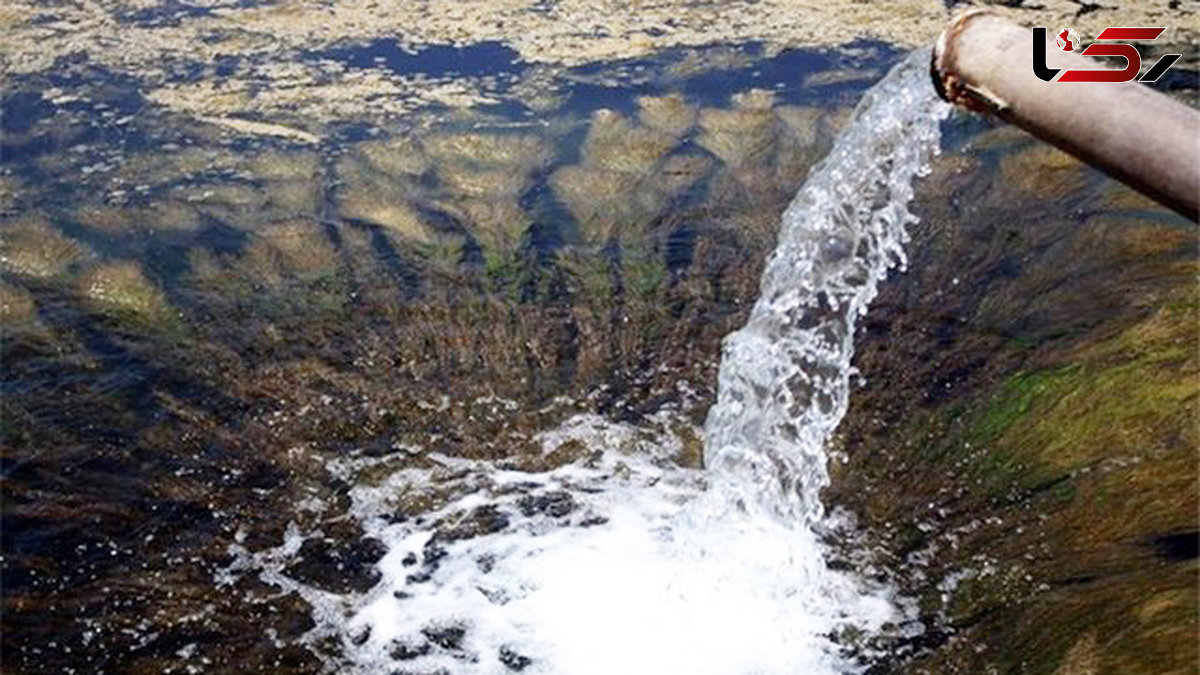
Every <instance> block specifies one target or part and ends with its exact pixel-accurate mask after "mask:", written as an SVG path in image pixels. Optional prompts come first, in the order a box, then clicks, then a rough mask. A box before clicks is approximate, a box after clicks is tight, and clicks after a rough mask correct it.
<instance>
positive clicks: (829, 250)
mask: <svg viewBox="0 0 1200 675" xmlns="http://www.w3.org/2000/svg"><path fill="white" fill-rule="evenodd" d="M927 63H928V53H927V52H925V53H915V54H913V55H911V56H910V57H909V58H907V59H906V60H905V61H904V62H903V63H902V64H900V65H899V66H897V67H896V68H895V69H894V70H893V71H892V72H891V73H890V74H889V75H888V76H887V77H885V78H884V79H883V80H882V81H881V82H880V83H879V84H877V85H875V87H873V88H872V89H871V90H870V91H869V92H867V94H866V95H865V97H864V99H863V101H862V103H861V104H860V105H859V107H858V109H857V110H856V111H855V114H854V117H853V119H852V121H851V122H850V124H849V126H848V128H847V130H846V131H845V132H844V133H843V134H842V136H841V137H840V138H839V139H838V141H837V143H836V145H835V147H834V149H833V151H832V152H831V154H830V155H829V157H828V158H827V159H826V160H825V161H823V162H822V163H821V164H820V165H819V166H818V167H817V168H816V169H814V171H813V174H812V176H811V178H810V179H809V180H808V182H807V183H806V184H805V186H804V187H803V189H802V190H801V191H800V193H799V194H798V195H797V196H796V199H795V201H794V202H793V203H792V204H791V206H790V207H789V208H788V210H787V213H786V214H785V215H784V218H783V226H782V229H781V232H780V235H779V243H778V247H777V249H776V251H775V252H774V254H773V255H772V256H771V258H770V260H769V262H768V265H767V269H766V272H765V273H764V276H763V281H762V288H761V297H760V298H759V300H758V303H757V304H756V305H755V307H754V309H753V312H752V314H751V316H750V319H749V321H748V323H747V325H746V327H744V328H743V329H741V330H740V331H738V332H736V333H735V334H733V335H731V336H730V337H729V338H728V339H727V341H726V343H725V352H724V356H723V361H722V365H721V373H720V391H719V398H718V402H717V404H716V405H715V406H714V407H713V408H712V409H711V411H710V414H709V417H708V421H707V425H706V428H705V429H704V430H703V434H704V435H706V437H707V444H706V451H705V452H706V462H707V465H708V469H707V471H698V470H689V469H682V468H679V467H678V466H677V465H675V464H674V462H673V457H674V456H675V455H676V454H678V453H679V451H680V449H681V446H680V445H679V441H678V438H677V437H676V436H674V435H673V434H671V433H669V430H670V429H673V428H675V429H677V428H678V427H679V426H680V425H681V424H683V422H682V418H681V416H680V415H679V414H678V413H671V412H670V411H669V410H667V411H664V412H663V413H661V414H660V415H659V419H651V420H649V421H648V422H647V424H646V425H640V426H638V427H633V426H630V425H626V424H618V423H615V422H611V421H607V420H604V419H601V418H598V417H595V416H581V417H576V418H573V419H572V420H570V421H569V422H568V423H567V424H566V425H564V426H563V427H562V428H560V429H558V430H555V431H553V432H547V433H545V434H543V435H542V436H541V437H540V442H541V444H542V446H543V448H544V450H545V452H546V453H551V452H554V451H555V450H556V448H562V447H564V443H567V442H572V443H575V444H577V445H576V447H583V448H584V449H585V451H584V452H581V453H579V457H578V458H577V459H576V460H575V461H573V462H571V463H569V464H566V465H564V466H560V467H559V468H556V469H553V470H550V471H545V472H541V473H530V472H520V471H511V470H501V469H499V468H497V467H495V466H493V465H491V464H489V463H486V462H474V461H468V460H460V459H452V458H446V457H431V458H428V459H426V460H424V461H426V462H427V463H428V464H429V465H427V466H425V467H423V468H419V469H417V468H409V469H403V470H398V471H395V472H393V473H392V474H391V475H390V477H389V478H388V479H387V480H385V481H384V482H383V483H382V484H376V485H374V486H366V485H359V486H358V487H356V488H355V489H354V490H353V492H352V495H351V496H352V498H353V500H354V509H353V512H354V515H355V516H356V517H357V518H358V519H359V520H360V521H361V522H362V523H363V525H364V527H365V528H366V529H367V531H368V533H369V534H370V535H371V536H374V537H378V538H379V539H381V540H382V541H384V542H385V543H386V544H387V546H388V554H387V555H386V557H385V558H384V559H383V560H382V561H381V562H380V564H379V568H380V570H381V571H382V573H383V579H382V581H381V582H380V583H379V584H378V585H377V586H376V587H375V588H374V589H373V590H372V591H371V592H370V593H368V594H367V595H366V596H365V597H348V598H341V599H335V598H331V597H329V596H328V595H321V594H316V593H312V592H311V591H306V590H305V589H295V586H296V584H295V583H294V582H292V581H290V580H286V579H283V578H282V577H281V576H280V572H279V570H280V569H282V566H281V564H280V563H279V562H278V561H277V560H276V558H279V557H280V556H281V555H282V556H284V557H286V556H287V555H289V553H288V552H287V551H283V550H282V548H281V549H280V551H274V552H272V551H268V552H263V553H259V554H255V555H256V558H255V559H251V558H250V557H249V554H242V555H240V557H239V563H238V565H240V567H238V569H251V568H253V567H254V566H255V565H258V566H259V567H260V568H262V569H264V577H263V578H264V579H266V573H267V572H269V573H270V574H271V575H274V576H273V577H272V579H269V580H270V581H271V582H272V583H274V584H275V585H284V586H285V588H289V589H295V590H300V591H301V592H302V595H304V597H306V598H307V599H309V601H310V602H314V603H315V605H316V606H318V609H319V611H318V612H316V613H315V614H316V616H315V618H316V620H317V622H318V626H317V628H316V629H314V630H313V631H312V632H311V633H310V639H311V640H312V641H313V642H314V643H316V642H317V641H320V640H327V639H328V638H330V637H333V638H334V639H337V640H340V642H341V645H342V650H343V653H344V660H337V659H335V660H332V661H331V662H330V670H336V671H346V670H352V671H357V672H380V673H385V672H386V673H390V672H396V671H399V672H415V673H432V672H453V673H460V672H463V673H468V672H469V673H496V672H500V673H503V672H511V671H517V670H519V671H521V672H526V673H567V674H580V673H583V674H586V673H598V674H600V673H603V674H608V673H664V672H668V673H669V672H678V673H721V674H724V673H750V672H754V673H807V674H815V673H835V672H854V671H855V670H857V669H861V666H860V665H858V664H856V663H855V662H852V661H850V660H848V659H847V658H846V657H845V656H843V655H842V654H840V653H839V651H838V649H837V646H836V645H835V644H834V642H833V641H832V640H831V639H830V637H829V636H830V635H831V634H832V633H835V632H837V631H839V630H841V629H842V628H845V627H848V626H853V627H855V628H857V629H860V630H863V631H866V632H868V633H871V632H873V631H878V630H880V628H881V627H882V626H883V625H884V624H885V623H887V622H897V621H899V620H901V619H902V617H901V616H900V612H899V611H898V610H897V603H896V599H895V598H894V597H892V594H891V592H890V591H889V589H887V588H885V587H880V586H876V587H874V588H868V587H867V586H866V584H865V583H864V582H863V581H862V580H861V579H858V578H856V577H855V576H853V575H850V574H846V573H842V572H837V571H834V570H831V569H829V568H828V566H827V565H826V563H825V556H826V552H825V549H824V545H823V544H822V543H821V542H820V541H819V540H818V536H817V534H816V533H815V532H814V527H815V526H816V527H819V526H822V525H828V522H827V520H826V519H825V516H824V515H823V508H822V505H821V502H820V500H819V492H820V490H821V488H823V487H824V486H825V485H826V484H827V483H828V476H827V473H826V467H825V463H826V456H825V450H824V445H825V443H826V441H827V440H828V438H829V435H830V434H831V433H832V431H833V429H834V428H835V427H836V425H837V424H838V422H839V421H840V420H841V418H842V416H843V414H844V412H845V409H846V405H847V399H848V392H849V384H850V377H851V375H852V372H853V369H852V366H851V363H850V360H851V356H852V354H853V336H854V328H855V323H856V321H857V320H858V319H859V318H860V317H861V316H862V315H863V313H864V312H865V311H866V308H867V305H868V304H869V303H870V301H871V299H872V298H873V297H874V295H875V293H876V286H877V284H878V283H879V281H880V280H882V279H883V278H884V277H885V276H886V274H887V272H888V270H889V269H890V268H891V267H893V266H895V265H902V264H903V263H904V253H903V249H902V245H903V243H904V242H905V240H906V234H905V226H906V225H907V224H908V223H911V222H913V221H914V220H915V219H914V217H913V216H912V215H911V214H910V213H909V211H908V210H907V203H908V202H909V201H910V199H911V197H912V187H911V182H912V180H913V179H914V177H916V176H918V175H921V174H922V173H923V172H924V171H925V167H926V162H927V160H928V159H929V157H930V155H931V154H932V153H933V152H936V150H937V146H938V141H939V135H938V122H939V120H940V119H941V118H943V117H944V116H945V115H946V114H947V112H948V107H947V106H945V105H943V104H942V103H940V102H939V101H938V100H937V99H936V96H935V94H934V92H933V90H932V86H931V85H930V83H929V81H928V74H927ZM694 431H695V432H699V431H700V430H694ZM339 470H340V471H343V472H346V471H348V469H347V467H345V466H340V467H339ZM347 477H349V476H347ZM421 489H427V490H430V491H431V494H432V495H435V496H436V495H438V494H441V495H442V496H440V497H431V501H430V504H431V506H430V507H429V508H428V509H426V512H425V514H424V516H423V517H422V518H421V519H417V520H414V521H405V522H395V519H394V518H389V515H391V514H394V513H395V511H396V501H397V500H398V499H400V498H401V497H402V496H403V495H404V494H406V493H411V492H412V491H413V490H421ZM439 491H440V492H439ZM479 517H483V518H484V520H483V521H482V522H485V523H486V526H485V527H484V528H483V531H482V532H477V533H475V534H474V535H472V536H469V537H463V538H457V537H447V536H446V532H447V531H454V530H455V528H457V527H459V526H460V525H461V524H463V523H466V522H469V521H471V520H472V519H473V518H475V519H478V518H479ZM290 545H291V546H292V547H293V548H296V547H297V544H296V542H294V541H293V542H291V544H290ZM289 584H290V586H289ZM339 607H343V608H345V610H344V611H340V610H339ZM347 612H348V614H347V615H348V616H349V618H343V614H345V613H347Z"/></svg>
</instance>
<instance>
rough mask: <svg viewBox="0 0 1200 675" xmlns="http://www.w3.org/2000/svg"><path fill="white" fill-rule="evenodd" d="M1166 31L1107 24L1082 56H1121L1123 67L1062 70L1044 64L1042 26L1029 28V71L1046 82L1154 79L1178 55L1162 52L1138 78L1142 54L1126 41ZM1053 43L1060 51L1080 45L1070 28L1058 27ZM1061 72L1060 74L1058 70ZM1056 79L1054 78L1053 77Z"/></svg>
mask: <svg viewBox="0 0 1200 675" xmlns="http://www.w3.org/2000/svg"><path fill="white" fill-rule="evenodd" d="M1165 30H1166V27H1164V26H1154V27H1149V26H1109V27H1108V28H1105V29H1104V30H1102V31H1100V34H1099V35H1097V36H1096V41H1095V42H1093V43H1091V44H1090V45H1088V46H1086V47H1084V48H1083V50H1082V51H1080V52H1079V54H1082V55H1083V56H1112V57H1117V58H1120V59H1123V60H1124V61H1125V67H1124V68H1123V69H1121V70H1117V69H1115V68H1095V69H1092V68H1072V69H1070V70H1067V71H1066V72H1063V71H1062V69H1061V68H1050V67H1049V66H1048V65H1047V64H1046V50H1047V49H1048V48H1049V40H1048V39H1047V36H1046V29H1045V28H1044V27H1043V26H1034V28H1033V74H1034V75H1036V76H1037V77H1038V79H1041V80H1044V81H1046V82H1130V81H1132V80H1135V79H1136V80H1137V81H1138V82H1154V81H1156V80H1158V78H1160V77H1162V76H1163V74H1164V73H1166V72H1167V69H1168V68H1170V67H1171V66H1172V65H1174V63H1175V62H1176V61H1178V60H1179V58H1180V56H1182V55H1181V54H1163V55H1162V56H1161V57H1159V59H1158V61H1156V62H1155V64H1154V66H1152V67H1151V68H1150V70H1149V71H1148V72H1146V74H1145V75H1142V76H1141V77H1138V73H1139V72H1141V69H1142V55H1141V53H1140V52H1138V50H1137V47H1134V46H1133V45H1131V44H1129V43H1130V42H1137V41H1143V40H1145V41H1148V40H1156V39H1158V36H1160V35H1162V34H1163V31H1165ZM1054 44H1056V45H1057V46H1058V48H1059V49H1061V50H1063V51H1064V52H1074V51H1075V50H1076V49H1078V48H1079V47H1080V46H1081V45H1080V44H1079V36H1078V35H1077V34H1076V33H1075V29H1073V28H1063V29H1060V30H1059V31H1058V32H1057V33H1055V35H1054ZM1060 72H1062V75H1061V76H1060V75H1059V73H1060ZM1055 78H1057V79H1055Z"/></svg>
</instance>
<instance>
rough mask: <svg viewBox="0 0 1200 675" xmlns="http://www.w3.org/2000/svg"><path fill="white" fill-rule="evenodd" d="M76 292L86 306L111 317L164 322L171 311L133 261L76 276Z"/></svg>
mask: <svg viewBox="0 0 1200 675" xmlns="http://www.w3.org/2000/svg"><path fill="white" fill-rule="evenodd" d="M79 292H80V294H81V295H82V296H83V297H84V298H85V299H86V301H87V302H88V304H89V305H90V306H91V307H92V308H93V309H95V310H97V311H99V312H100V313H102V314H106V315H109V316H111V317H113V318H117V319H121V318H131V317H132V318H137V319H140V320H145V321H155V320H167V319H170V318H172V317H173V316H174V310H172V309H171V306H170V305H169V304H168V303H167V300H166V297H165V296H164V295H163V292H162V290H160V289H159V287H158V286H157V285H155V284H154V283H153V282H151V281H150V280H149V279H147V278H146V275H145V274H143V273H142V267H141V265H139V264H137V263H136V262H132V261H129V262H117V263H108V264H105V265H101V266H100V267H97V268H95V269H93V270H91V271H89V272H87V273H86V274H84V275H83V276H82V277H80V280H79Z"/></svg>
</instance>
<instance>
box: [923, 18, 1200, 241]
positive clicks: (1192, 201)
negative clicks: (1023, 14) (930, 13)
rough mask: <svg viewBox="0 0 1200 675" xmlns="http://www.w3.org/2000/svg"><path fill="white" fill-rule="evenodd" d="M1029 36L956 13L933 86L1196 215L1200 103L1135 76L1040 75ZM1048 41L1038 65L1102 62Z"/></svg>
mask: <svg viewBox="0 0 1200 675" xmlns="http://www.w3.org/2000/svg"><path fill="white" fill-rule="evenodd" d="M1033 35H1034V32H1033V31H1031V30H1030V29H1029V28H1025V27H1022V26H1019V25H1017V24H1015V23H1013V22H1011V21H1009V20H1008V19H1005V18H1003V17H1001V16H1000V15H998V14H995V13H993V12H989V11H987V10H972V11H968V12H964V13H962V14H960V15H958V16H957V17H955V18H954V19H953V20H952V21H951V22H950V25H949V26H948V27H947V28H946V30H945V31H944V32H943V33H942V35H941V37H940V38H938V41H937V45H936V46H935V47H934V51H933V63H932V67H931V71H932V75H933V81H934V86H935V87H937V89H938V92H939V93H940V94H941V95H942V97H943V98H945V99H946V100H948V101H951V102H953V103H957V104H960V105H964V106H965V107H967V108H969V109H971V110H976V111H987V112H991V113H994V114H996V115H997V116H999V117H1001V118H1002V119H1004V120H1006V121H1008V122H1011V123H1013V124H1016V125H1017V126H1019V127H1021V128H1022V129H1025V130H1026V131H1028V132H1030V133H1032V134H1033V135H1034V136H1037V137H1038V138H1040V139H1042V140H1044V141H1046V142H1048V143H1051V144H1052V145H1055V146H1057V147H1059V148H1061V149H1062V150H1065V151H1066V152H1068V153H1070V154H1072V155H1074V156H1076V157H1078V158H1079V159H1081V160H1083V161H1085V162H1087V163H1089V164H1091V165H1093V166H1096V167H1098V168H1100V169H1102V170H1103V171H1105V172H1106V173H1108V174H1109V175H1111V176H1113V177H1114V178H1117V179H1118V180H1120V181H1122V182H1124V183H1126V184H1127V185H1129V186H1130V187H1132V188H1134V189H1136V190H1138V191H1140V192H1142V193H1143V194H1145V195H1147V196H1149V197H1151V198H1152V199H1155V200H1157V201H1158V202H1160V203H1162V204H1164V205H1165V206H1168V207H1170V208H1172V209H1174V210H1175V211H1177V212H1179V213H1180V214H1182V215H1184V216H1186V217H1188V218H1191V219H1192V220H1198V219H1200V112H1197V111H1196V110H1194V109H1192V108H1190V107H1188V106H1186V105H1184V104H1183V103H1180V102H1179V101H1176V100H1174V99H1171V98H1170V97H1168V96H1166V95H1164V94H1161V93H1159V92H1156V91H1154V90H1152V89H1150V88H1149V87H1146V86H1141V85H1138V84H1136V83H1133V82H1046V81H1043V80H1042V79H1040V78H1039V77H1038V76H1037V75H1035V74H1034V51H1035V50H1034V48H1033V47H1034V45H1032V44H1031V40H1032V39H1033V37H1032V36H1033ZM1046 41H1047V43H1049V44H1048V45H1047V47H1046V49H1045V50H1044V52H1045V55H1046V63H1045V64H1038V65H1039V66H1042V65H1044V66H1047V67H1048V68H1050V69H1054V68H1061V69H1064V70H1067V69H1093V70H1098V69H1102V68H1104V66H1102V65H1101V64H1099V63H1097V62H1096V61H1093V60H1092V59H1089V58H1087V57H1084V56H1080V55H1079V54H1076V53H1074V52H1066V51H1063V50H1061V49H1058V48H1057V47H1056V46H1055V45H1054V44H1053V43H1050V42H1049V38H1047V40H1046ZM1040 56H1041V54H1039V57H1040ZM1043 74H1045V72H1043Z"/></svg>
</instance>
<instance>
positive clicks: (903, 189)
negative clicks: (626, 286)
mask: <svg viewBox="0 0 1200 675" xmlns="http://www.w3.org/2000/svg"><path fill="white" fill-rule="evenodd" d="M925 55H926V53H925V52H924V51H918V52H915V53H913V54H912V55H910V56H909V57H908V58H907V59H906V60H905V61H904V62H903V63H901V64H900V65H898V66H897V67H896V68H895V69H893V71H892V72H891V73H889V74H888V76H887V77H885V78H884V79H883V80H882V81H880V82H879V83H878V84H876V85H875V86H874V87H872V88H871V89H870V90H869V91H867V93H866V94H865V95H864V97H863V100H862V101H861V102H860V103H859V105H858V108H857V109H856V110H855V114H854V118H853V120H852V121H851V122H850V124H849V125H848V127H847V129H846V131H844V132H843V133H842V135H841V136H840V137H839V138H838V140H837V143H836V144H835V146H834V148H833V150H832V151H831V152H830V154H829V155H828V156H827V157H826V158H825V160H824V161H823V162H822V163H821V164H820V165H819V166H818V167H817V168H816V169H815V170H814V171H813V173H812V175H811V176H810V177H809V179H808V181H807V182H806V183H805V184H804V187H803V188H802V189H801V190H800V192H799V193H798V194H797V195H796V198H795V199H794V200H793V201H792V204H791V205H790V206H789V207H788V209H787V212H785V213H784V216H783V226H782V228H781V230H780V233H779V242H778V244H777V246H776V249H775V252H774V253H773V254H772V255H771V257H770V259H769V260H768V261H767V267H766V270H765V271H764V273H763V278H762V283H761V288H760V291H759V298H758V302H757V303H756V304H755V306H754V309H753V311H752V312H751V314H750V319H749V321H748V322H747V323H746V326H745V327H744V328H742V329H741V330H739V331H737V332H736V333H733V334H732V335H730V336H729V337H727V338H726V339H725V345H724V353H723V355H722V359H721V373H720V379H719V390H718V400H717V404H716V405H714V406H713V408H712V409H711V411H710V412H709V416H708V423H707V425H706V431H707V434H708V443H707V448H706V454H705V460H706V464H707V466H708V467H709V470H710V471H711V472H712V473H713V475H714V477H717V478H719V479H720V483H721V486H722V487H723V488H724V489H727V490H729V491H732V492H735V493H737V494H738V496H739V497H745V498H747V506H748V507H758V508H762V509H765V510H767V511H769V512H771V513H773V514H774V515H776V516H778V517H781V518H783V519H785V520H789V521H792V520H796V519H799V520H802V521H804V522H807V523H810V524H812V523H816V522H817V521H818V520H820V518H821V517H822V515H823V507H822V504H821V500H820V498H819V493H820V491H821V489H822V488H824V487H825V486H826V485H827V484H828V483H829V478H828V474H827V473H826V456H825V443H826V441H827V440H828V439H829V436H830V434H831V433H832V432H833V430H834V428H835V427H836V426H837V425H838V423H839V422H840V421H841V419H842V417H843V416H844V415H845V412H846V406H847V403H848V400H849V392H850V377H851V375H852V374H853V373H854V369H853V366H852V365H851V363H850V360H851V357H852V356H853V354H854V328H855V325H856V323H857V321H858V319H859V318H860V317H861V316H862V315H863V314H865V313H866V310H867V306H868V305H869V304H870V302H871V300H872V299H873V298H874V297H875V293H876V287H877V286H878V284H879V282H880V281H882V280H883V279H884V278H885V277H886V276H887V274H888V271H889V270H890V269H891V268H892V267H894V266H897V265H898V266H901V267H903V266H904V264H905V262H906V258H905V255H904V244H905V243H906V242H907V241H908V234H907V232H906V231H905V227H906V226H907V225H908V224H910V223H913V222H915V221H916V220H917V219H916V217H915V216H913V215H912V214H911V213H910V212H909V210H908V202H909V201H910V200H911V199H912V194H913V187H912V182H913V179H914V178H915V177H917V176H921V175H924V174H925V173H926V172H927V171H928V161H929V159H930V156H931V155H932V154H933V153H935V152H937V150H938V143H939V140H940V138H941V136H940V129H939V122H940V120H942V119H944V118H945V117H946V115H947V114H949V110H950V107H949V105H947V104H946V103H944V102H942V101H941V100H940V99H938V98H937V97H936V96H935V94H934V92H933V90H932V87H930V86H929V84H928V83H927V82H925V81H924V80H928V78H929V74H928V64H927V62H926V61H924V60H922V59H925Z"/></svg>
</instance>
